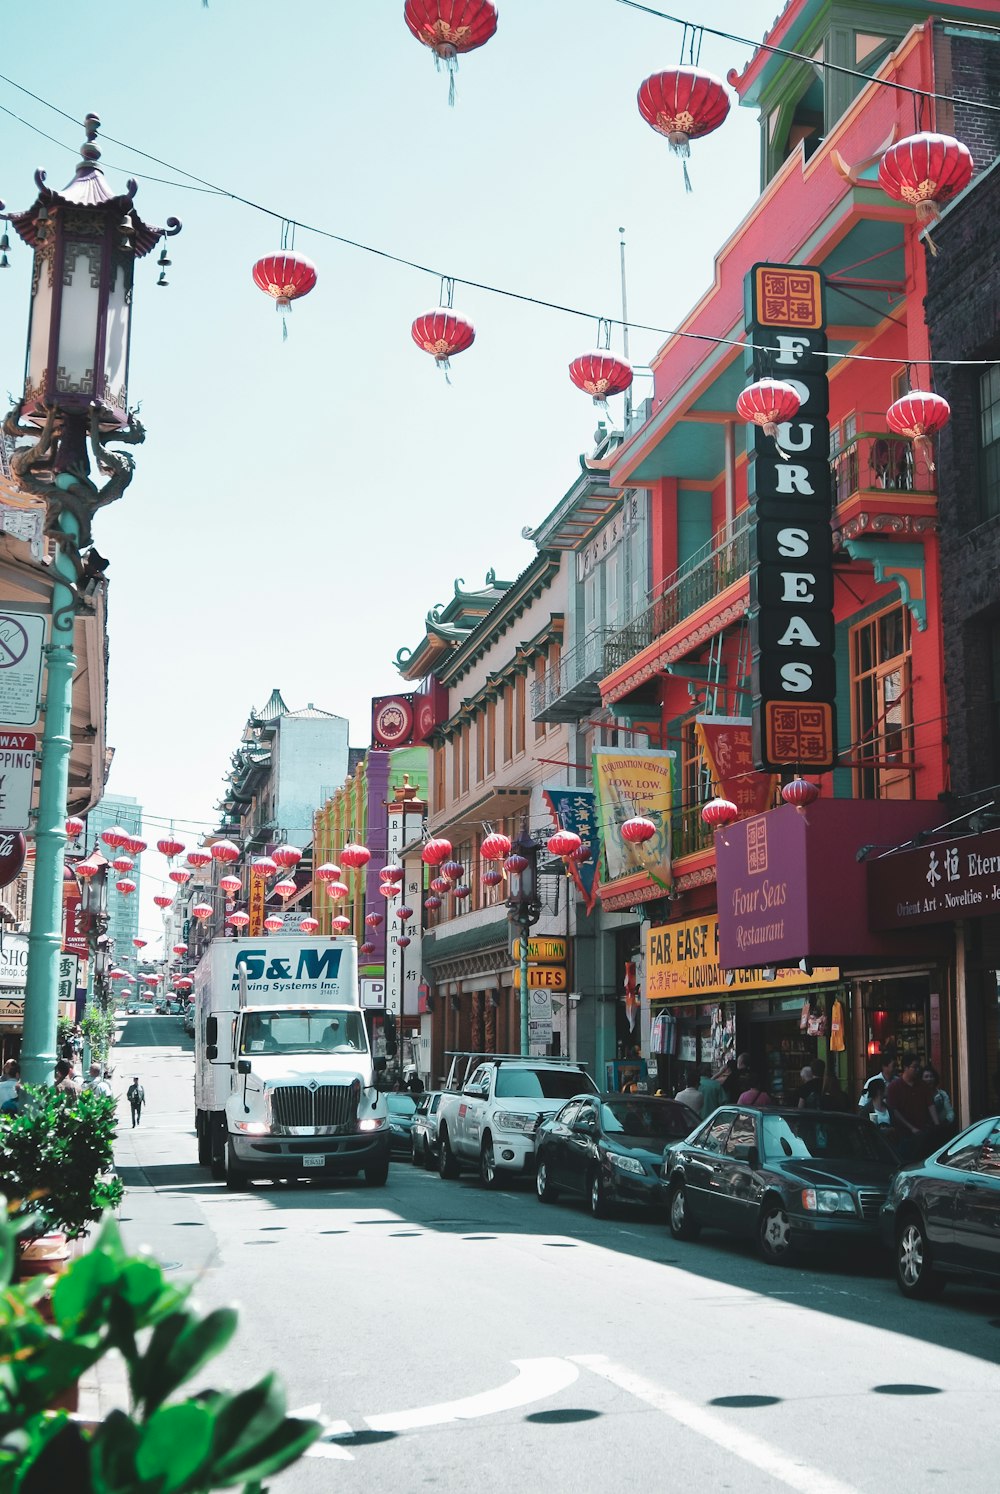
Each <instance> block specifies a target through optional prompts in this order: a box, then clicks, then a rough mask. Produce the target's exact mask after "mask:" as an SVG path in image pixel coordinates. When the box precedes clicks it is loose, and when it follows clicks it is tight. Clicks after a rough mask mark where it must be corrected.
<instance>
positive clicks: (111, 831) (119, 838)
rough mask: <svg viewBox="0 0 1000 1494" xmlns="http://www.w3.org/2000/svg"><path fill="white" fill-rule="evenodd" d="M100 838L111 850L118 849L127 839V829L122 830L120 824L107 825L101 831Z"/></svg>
mask: <svg viewBox="0 0 1000 1494" xmlns="http://www.w3.org/2000/svg"><path fill="white" fill-rule="evenodd" d="M101 839H102V840H103V842H104V844H105V845H106V846H110V847H111V849H112V850H113V851H120V850H121V849H122V847H123V846H124V845H125V843H126V841H127V840H128V831H127V830H123V829H122V827H121V825H109V826H108V828H107V830H102V831H101Z"/></svg>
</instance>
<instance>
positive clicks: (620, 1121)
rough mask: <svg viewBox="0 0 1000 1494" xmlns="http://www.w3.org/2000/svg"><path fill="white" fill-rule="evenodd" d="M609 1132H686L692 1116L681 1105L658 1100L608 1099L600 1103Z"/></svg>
mask: <svg viewBox="0 0 1000 1494" xmlns="http://www.w3.org/2000/svg"><path fill="white" fill-rule="evenodd" d="M601 1125H602V1127H603V1129H604V1134H605V1135H606V1136H635V1137H642V1136H651V1137H652V1136H655V1137H656V1138H657V1139H663V1138H664V1137H667V1136H687V1134H688V1132H689V1131H690V1130H691V1117H690V1116H689V1115H688V1113H687V1111H686V1110H684V1109H682V1107H681V1106H680V1105H671V1104H667V1105H664V1104H663V1103H660V1104H657V1102H656V1101H655V1100H606V1101H605V1102H604V1104H603V1105H602V1106H601Z"/></svg>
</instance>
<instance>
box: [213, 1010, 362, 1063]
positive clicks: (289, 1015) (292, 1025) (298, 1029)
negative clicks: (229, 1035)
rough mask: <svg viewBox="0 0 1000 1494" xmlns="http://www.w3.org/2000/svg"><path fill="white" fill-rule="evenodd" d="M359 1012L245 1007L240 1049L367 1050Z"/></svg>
mask: <svg viewBox="0 0 1000 1494" xmlns="http://www.w3.org/2000/svg"><path fill="white" fill-rule="evenodd" d="M367 1051H368V1041H367V1035H366V1033H365V1024H364V1019H363V1018H362V1015H361V1013H360V1012H344V1011H321V1010H316V1009H312V1010H308V1011H291V1010H284V1011H280V1012H275V1011H248V1012H246V1013H245V1015H244V1018H243V1035H242V1038H241V1040H240V1052H241V1053H249V1054H255V1053H257V1054H259V1053H367Z"/></svg>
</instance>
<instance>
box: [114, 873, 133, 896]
mask: <svg viewBox="0 0 1000 1494" xmlns="http://www.w3.org/2000/svg"><path fill="white" fill-rule="evenodd" d="M115 886H116V887H117V888H118V891H119V892H120V893H121V894H122V896H123V897H131V896H132V893H133V892H134V891H135V887H136V884H135V883H134V882H133V881H132V878H131V877H122V879H121V881H120V882H116V883H115Z"/></svg>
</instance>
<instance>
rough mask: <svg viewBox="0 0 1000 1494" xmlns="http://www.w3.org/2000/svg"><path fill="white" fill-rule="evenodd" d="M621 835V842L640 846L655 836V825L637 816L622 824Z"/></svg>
mask: <svg viewBox="0 0 1000 1494" xmlns="http://www.w3.org/2000/svg"><path fill="white" fill-rule="evenodd" d="M621 833H622V840H627V841H628V843H629V845H632V846H642V845H645V843H646V841H647V840H652V839H653V836H654V835H655V834H656V825H655V824H654V822H653V821H652V820H647V819H646V818H645V817H644V816H643V815H641V814H637V815H633V816H632V818H631V819H630V820H625V821H624V822H623V823H622V827H621ZM577 849H579V847H578V848H577ZM574 854H575V852H572V851H571V852H570V855H571V856H572V855H574Z"/></svg>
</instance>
